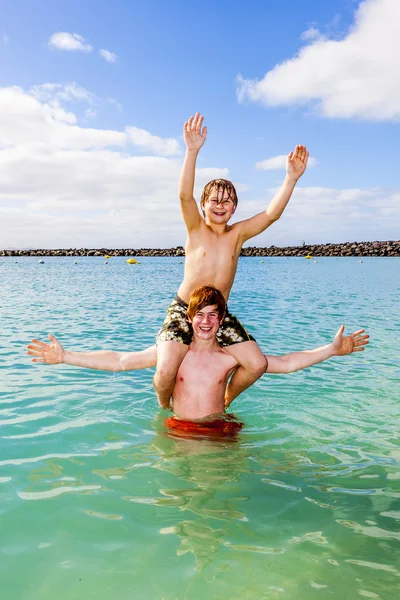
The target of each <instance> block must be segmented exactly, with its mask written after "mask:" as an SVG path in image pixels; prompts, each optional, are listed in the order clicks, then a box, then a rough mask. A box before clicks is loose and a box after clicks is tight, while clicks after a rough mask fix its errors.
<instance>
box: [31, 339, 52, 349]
mask: <svg viewBox="0 0 400 600" xmlns="http://www.w3.org/2000/svg"><path fill="white" fill-rule="evenodd" d="M32 343H33V344H36V345H37V346H42V348H47V346H48V344H46V342H41V341H40V340H35V339H33V340H32Z"/></svg>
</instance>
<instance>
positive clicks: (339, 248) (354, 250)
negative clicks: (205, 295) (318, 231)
mask: <svg viewBox="0 0 400 600" xmlns="http://www.w3.org/2000/svg"><path fill="white" fill-rule="evenodd" d="M106 254H108V255H110V256H185V250H184V248H183V247H182V246H177V247H176V248H165V249H157V248H155V249H151V248H140V249H137V248H136V249H134V248H122V249H112V248H95V249H88V248H68V249H57V250H55V249H54V250H49V249H28V250H18V249H12V250H0V257H18V256H20V257H23V256H105V255H106ZM240 255H241V256H400V241H393V240H391V241H385V242H345V243H342V244H303V245H302V246H284V247H278V246H270V247H268V248H267V247H265V248H262V247H247V248H243V249H242V251H241V254H240Z"/></svg>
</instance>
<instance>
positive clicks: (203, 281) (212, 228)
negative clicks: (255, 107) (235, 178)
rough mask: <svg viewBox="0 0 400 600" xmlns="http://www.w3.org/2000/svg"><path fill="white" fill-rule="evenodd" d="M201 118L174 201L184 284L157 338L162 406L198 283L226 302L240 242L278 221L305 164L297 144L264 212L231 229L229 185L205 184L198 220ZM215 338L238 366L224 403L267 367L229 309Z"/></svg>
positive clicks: (185, 340)
mask: <svg viewBox="0 0 400 600" xmlns="http://www.w3.org/2000/svg"><path fill="white" fill-rule="evenodd" d="M203 119H204V117H203V116H200V114H199V113H196V115H195V116H194V117H193V116H192V117H190V119H189V120H188V121H187V122H186V123H185V124H184V128H183V133H184V139H185V143H186V147H187V150H186V156H185V160H184V163H183V168H182V173H181V178H180V183H179V198H180V202H181V209H182V214H183V219H184V221H185V225H186V229H187V242H186V248H185V251H186V260H185V273H184V279H183V283H182V284H181V286H180V288H179V290H178V295H177V296H176V297H175V299H174V300H173V302H172V304H171V305H170V306H169V308H168V315H167V317H166V319H165V321H164V324H163V327H162V329H161V330H160V332H159V334H158V336H157V370H156V374H155V377H154V382H153V383H154V388H155V390H156V393H157V396H158V399H159V402H160V404H161V405H162V406H168V405H169V401H170V397H171V394H172V390H173V389H174V386H175V378H176V374H177V372H178V369H179V366H180V364H181V363H182V360H183V358H184V357H185V355H186V353H187V352H188V349H189V345H190V343H191V341H192V328H191V326H190V324H189V323H188V321H187V319H186V311H187V306H188V302H189V298H190V295H191V293H192V292H193V291H194V290H196V289H197V288H199V287H200V286H202V285H213V286H215V287H216V288H218V289H219V290H221V292H222V294H223V296H224V298H225V301H227V300H228V297H229V293H230V291H231V288H232V285H233V281H234V278H235V274H236V270H237V265H238V259H239V256H240V251H241V249H242V246H243V244H244V242H246V241H247V240H249V239H250V238H252V237H254V236H256V235H258V234H259V233H261V232H263V231H264V230H265V229H267V227H269V226H270V225H272V223H274V222H275V221H277V220H278V219H279V217H280V216H281V214H282V213H283V211H284V209H285V207H286V205H287V203H288V202H289V199H290V197H291V195H292V192H293V190H294V187H295V185H296V183H297V181H298V179H299V177H301V175H302V174H303V173H304V171H305V169H306V166H307V160H308V152H307V149H306V148H305V146H296V149H295V151H294V152H290V154H289V156H288V159H287V167H286V177H285V180H284V182H283V184H282V187H281V188H280V190H279V192H278V193H277V194H276V196H275V198H274V199H273V200H272V201H271V203H270V204H269V206H268V208H267V210H265V211H263V212H261V213H259V214H257V215H255V216H254V217H252V218H250V219H246V220H244V221H240V222H238V223H235V224H234V225H228V221H229V219H230V218H231V216H232V215H233V213H234V212H235V210H236V206H237V195H236V191H235V188H234V186H233V185H232V183H231V182H230V181H226V180H225V179H216V180H214V181H210V182H209V183H208V184H207V185H206V187H205V188H204V191H203V194H202V197H201V203H200V204H201V209H202V212H203V215H204V218H203V217H202V216H201V214H200V212H199V209H198V207H197V204H196V200H195V199H194V197H193V190H194V180H195V168H196V160H197V156H198V153H199V150H200V148H201V147H202V146H203V144H204V142H205V141H206V136H207V128H206V127H204V128H203ZM216 339H217V342H218V344H219V345H220V346H221V347H223V348H224V353H225V354H227V355H229V356H230V357H231V361H232V363H234V364H235V365H236V367H238V368H237V369H236V371H235V373H234V375H233V377H232V378H231V380H230V382H229V384H228V386H227V388H226V391H225V400H226V402H227V404H229V403H230V402H232V400H233V399H234V398H236V397H237V396H238V395H239V394H240V393H241V392H242V391H243V390H245V389H246V388H248V387H249V386H250V385H252V384H253V383H254V382H255V381H256V380H257V379H258V378H259V377H260V376H261V375H262V374H263V373H264V372H265V370H266V366H267V364H266V361H265V357H264V355H263V353H262V352H261V350H260V348H259V347H258V345H257V343H256V341H255V340H254V338H253V337H252V336H251V335H250V334H248V333H247V331H246V330H245V329H244V327H243V326H242V325H241V324H240V322H239V321H238V319H236V318H235V317H234V316H233V315H231V314H230V313H229V311H228V310H227V311H226V313H225V318H224V319H223V321H222V323H221V324H220V327H219V331H218V333H217V338H216Z"/></svg>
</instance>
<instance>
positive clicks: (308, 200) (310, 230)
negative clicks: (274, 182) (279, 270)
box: [238, 186, 400, 246]
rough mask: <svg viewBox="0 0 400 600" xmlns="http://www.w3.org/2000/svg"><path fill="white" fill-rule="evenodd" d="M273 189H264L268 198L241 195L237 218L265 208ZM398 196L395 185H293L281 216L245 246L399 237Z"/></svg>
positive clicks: (399, 215) (393, 238)
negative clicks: (392, 186) (255, 198)
mask: <svg viewBox="0 0 400 600" xmlns="http://www.w3.org/2000/svg"><path fill="white" fill-rule="evenodd" d="M276 192H277V188H272V189H268V190H267V196H268V197H267V199H258V200H253V201H246V202H242V203H241V202H240V199H239V209H238V218H240V219H241V218H247V217H250V216H251V215H253V214H255V213H257V212H260V211H261V210H263V208H264V207H265V208H266V207H267V206H268V203H269V201H270V199H271V198H272V197H273V196H274V195H275V193H276ZM399 198H400V190H399V189H398V190H385V189H383V188H365V189H358V188H353V189H335V188H324V187H316V186H314V187H297V188H295V191H294V193H293V196H292V198H291V200H290V202H289V204H288V206H287V208H286V210H285V212H284V214H283V216H282V217H281V219H280V220H279V221H278V222H277V223H276V224H274V226H273V227H271V228H270V229H268V230H267V231H266V232H265V233H264V234H262V235H260V236H259V237H258V238H256V239H255V240H250V242H249V243H248V245H250V246H254V245H259V246H263V245H267V246H270V245H271V244H275V245H277V246H289V245H297V244H301V243H302V241H303V240H305V241H306V243H317V244H319V243H321V244H322V243H328V242H338V243H339V242H348V241H373V240H389V239H392V240H397V239H398V230H399V228H398V223H399V222H400V202H399Z"/></svg>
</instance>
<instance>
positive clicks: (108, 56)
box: [99, 49, 118, 63]
mask: <svg viewBox="0 0 400 600" xmlns="http://www.w3.org/2000/svg"><path fill="white" fill-rule="evenodd" d="M99 54H100V56H102V57H103V58H104V60H106V61H107V62H108V63H115V62H116V60H117V58H118V56H117V55H116V54H114V53H113V52H110V51H109V50H104V49H101V50H99Z"/></svg>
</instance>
